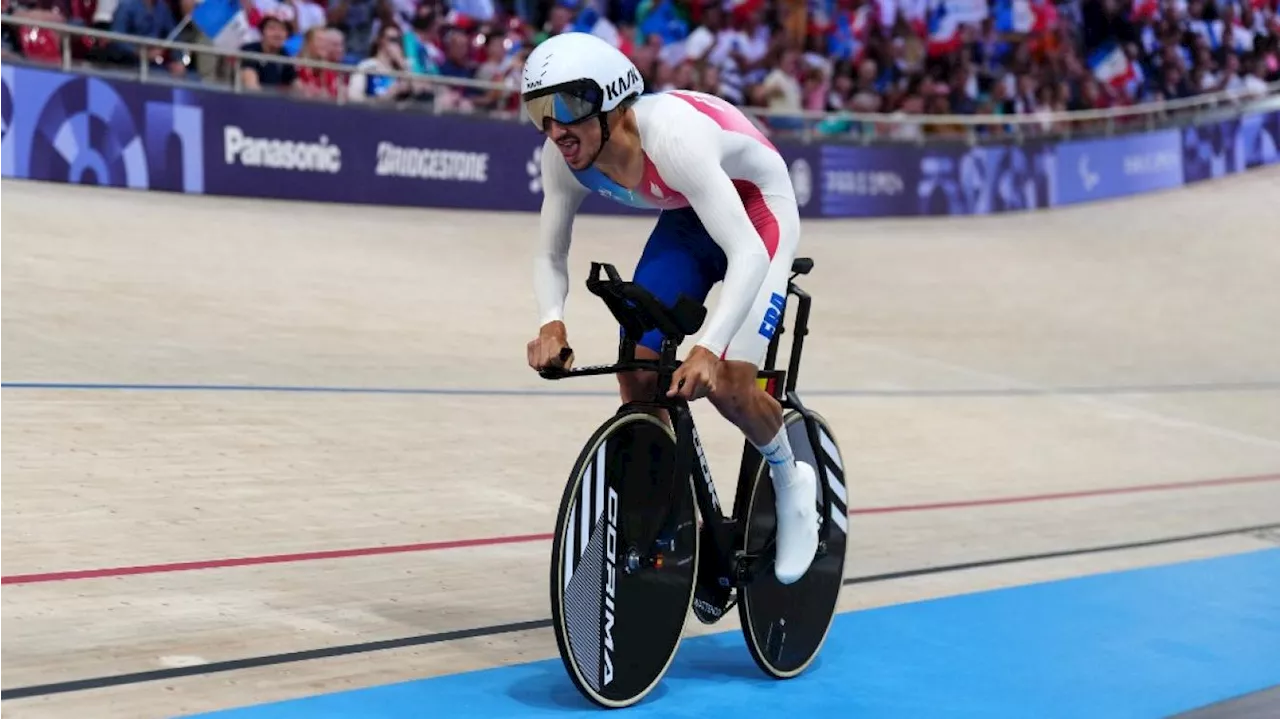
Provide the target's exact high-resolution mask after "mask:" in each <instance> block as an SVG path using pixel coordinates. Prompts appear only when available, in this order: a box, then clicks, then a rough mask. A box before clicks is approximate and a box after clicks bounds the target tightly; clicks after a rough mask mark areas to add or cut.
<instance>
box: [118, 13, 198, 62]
mask: <svg viewBox="0 0 1280 719" xmlns="http://www.w3.org/2000/svg"><path fill="white" fill-rule="evenodd" d="M175 27H177V23H176V22H174V19H173V11H172V10H171V9H170V8H169V3H168V0H120V4H119V5H117V6H116V12H115V15H114V16H113V17H112V19H111V30H112V31H113V32H117V33H120V34H122V35H134V36H137V37H146V38H152V39H154V40H167V39H168V38H169V34H170V33H172V32H173V29H174V28H175ZM143 52H145V53H146V55H147V59H148V60H149V61H150V62H151V63H152V64H154V65H163V66H166V67H168V68H169V71H170V72H172V73H174V74H175V75H176V74H181V73H184V72H186V67H185V66H184V65H182V63H181V62H180V61H179V58H178V57H176V56H175V55H174V54H173V53H169V52H167V51H165V50H162V49H160V48H154V47H153V48H147V49H143V48H141V47H140V46H138V45H134V44H132V43H124V42H114V43H111V45H110V46H109V48H108V49H107V52H106V53H105V56H106V57H109V58H110V59H112V60H114V61H115V62H119V63H126V64H131V65H136V64H137V63H138V62H139V60H140V58H139V53H143Z"/></svg>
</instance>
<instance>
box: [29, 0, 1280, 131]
mask: <svg viewBox="0 0 1280 719" xmlns="http://www.w3.org/2000/svg"><path fill="white" fill-rule="evenodd" d="M203 2H204V3H236V4H238V7H232V8H230V9H231V10H232V11H234V12H238V13H239V15H238V17H237V18H236V22H234V23H228V24H227V25H226V26H225V27H211V26H210V23H209V22H208V21H207V20H203V21H200V20H201V16H200V14H199V13H197V14H196V17H195V18H192V17H189V16H190V15H191V13H192V11H193V10H194V9H195V8H196V0H4V8H5V12H6V13H9V14H13V15H18V16H29V17H39V18H45V19H55V20H60V21H64V22H71V23H77V24H83V25H89V26H93V27H98V28H102V29H109V30H113V31H116V32H119V33H124V34H128V35H137V36H146V37H151V38H171V39H177V40H183V41H187V42H192V43H196V44H203V45H217V46H220V47H227V48H229V49H230V48H236V47H239V48H241V49H243V50H247V51H252V52H256V53H261V54H263V55H266V56H295V57H300V58H308V59H314V60H323V61H328V62H332V63H336V64H340V65H343V66H344V69H343V70H341V71H337V70H315V69H311V68H296V67H294V66H293V65H290V64H288V63H285V62H277V61H272V60H270V59H261V60H254V61H249V62H245V63H243V64H242V65H241V66H240V67H239V69H238V71H237V72H238V75H239V78H238V79H239V81H240V82H241V83H242V84H243V86H244V87H245V88H246V89H250V90H264V91H269V90H274V91H282V92H289V93H292V94H295V95H300V96H307V97H320V98H336V97H338V96H339V95H343V96H344V97H343V99H344V100H346V101H349V102H370V103H378V102H401V101H415V100H429V101H431V102H434V103H436V104H437V105H439V106H443V108H444V109H447V110H460V111H468V110H490V111H492V110H507V111H512V110H515V109H517V105H518V101H517V99H516V96H515V94H514V92H515V91H517V90H518V81H519V77H520V72H521V70H522V63H523V61H524V58H525V57H527V55H528V53H529V51H530V50H531V49H532V48H533V47H534V46H535V45H536V44H537V43H538V42H540V41H541V40H542V39H545V38H546V37H549V36H551V35H555V34H557V33H561V32H566V31H580V32H591V33H594V34H596V35H599V36H601V37H603V38H605V39H607V40H608V41H610V42H612V43H614V44H615V45H617V46H619V47H620V48H621V49H622V50H623V51H624V52H626V53H627V54H628V55H630V56H631V57H632V58H633V59H634V60H635V62H636V64H637V66H638V67H639V68H640V71H641V73H642V74H643V75H644V78H645V80H646V85H647V87H648V89H649V90H650V91H662V90H668V89H673V88H683V89H694V90H700V91H702V92H708V93H712V94H715V95H718V96H720V97H723V98H725V99H726V100H729V101H731V102H733V103H736V104H741V105H751V106H757V107H762V108H768V109H769V110H770V111H771V112H770V113H769V115H770V117H769V119H768V120H767V122H768V123H769V124H770V125H771V126H773V127H774V128H775V129H778V130H785V129H789V128H792V127H796V126H798V122H799V121H798V120H797V119H796V118H795V117H794V116H793V117H788V116H787V114H788V113H803V112H831V111H848V112H860V113H899V114H907V115H921V114H933V115H967V114H997V115H1013V114H1030V115H1048V114H1050V113H1054V112H1060V111H1064V110H1080V109H1098V108H1107V107H1113V106H1118V105H1130V104H1135V103H1142V102H1149V101H1153V100H1158V99H1173V98H1186V97H1190V96H1193V95H1197V94H1201V93H1207V92H1215V91H1222V90H1229V91H1235V92H1238V93H1241V94H1262V93H1264V92H1265V90H1266V85H1267V83H1269V82H1275V81H1277V80H1280V17H1278V16H1277V4H1278V3H1280V0H1064V1H1063V2H1057V3H1054V2H1051V1H1050V0H991V1H988V0H773V1H772V2H766V0H502V1H500V0H319V1H318V2H317V1H313V0H203ZM211 7H212V6H211ZM207 9H208V8H206V10H207ZM193 20H197V21H193ZM228 42H229V43H230V44H228ZM4 50H5V53H6V54H10V53H12V54H17V55H24V56H26V57H28V58H30V59H37V60H39V59H49V60H53V61H56V60H58V59H59V58H60V56H61V51H60V48H59V46H58V41H57V38H56V35H54V34H53V33H50V32H48V31H19V30H18V29H17V28H14V27H12V26H6V28H5V37H4ZM138 52H139V50H138V48H137V46H133V45H130V44H127V43H114V42H113V43H108V42H101V41H79V42H77V43H75V44H74V46H73V54H74V55H75V56H76V57H77V58H81V59H87V60H89V61H95V62H107V63H117V64H135V65H136V64H137V63H138V62H140V61H141V60H140V58H139V56H138ZM145 61H148V62H151V63H154V64H155V65H157V66H161V67H163V68H164V69H166V70H167V71H169V72H172V73H174V74H177V75H183V76H188V77H191V78H193V79H202V80H204V81H213V80H221V81H227V80H230V79H233V78H231V76H230V73H231V72H232V66H231V64H230V63H228V62H226V61H225V60H222V59H220V58H218V57H217V56H216V55H212V54H201V53H195V54H190V53H176V52H165V51H159V50H153V51H150V52H149V53H148V55H147V57H146V58H145ZM390 71H400V72H402V73H407V74H408V79H405V78H396V77H393V76H391V75H390V74H388V73H389V72H390ZM441 79H449V80H451V81H463V83H465V81H467V80H474V81H480V82H479V83H476V84H472V85H470V86H467V85H465V84H464V85H463V86H459V85H458V84H456V83H454V84H452V85H450V84H447V83H442V82H440V81H439V80H441ZM486 83H496V84H497V85H499V86H501V87H503V88H506V91H504V90H499V89H492V88H491V87H489V86H487V85H486ZM1049 124H1050V122H1049V120H1048V119H1046V126H1048V125H1049ZM846 128H847V124H846V123H844V121H842V120H838V119H831V120H828V121H824V123H823V125H822V126H821V127H820V129H822V130H823V131H825V132H832V133H837V132H841V131H843V130H845V129H846ZM946 130H947V128H946V127H939V128H934V129H932V130H930V131H946ZM902 132H904V133H911V132H920V130H919V129H918V128H913V127H911V126H904V129H903V130H902Z"/></svg>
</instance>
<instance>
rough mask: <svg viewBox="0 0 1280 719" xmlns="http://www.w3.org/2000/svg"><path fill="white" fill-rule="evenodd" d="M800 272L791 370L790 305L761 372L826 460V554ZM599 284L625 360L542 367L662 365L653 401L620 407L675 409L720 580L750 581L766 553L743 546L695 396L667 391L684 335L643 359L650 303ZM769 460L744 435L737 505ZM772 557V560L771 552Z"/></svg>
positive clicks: (683, 471) (681, 471)
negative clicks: (800, 392) (640, 345)
mask: <svg viewBox="0 0 1280 719" xmlns="http://www.w3.org/2000/svg"><path fill="white" fill-rule="evenodd" d="M597 267H603V268H605V269H606V270H607V271H608V273H609V275H610V277H611V278H613V280H612V281H614V282H618V280H617V279H616V277H617V275H616V272H613V271H612V267H609V266H608V265H597V264H596V263H593V273H592V274H593V276H598V271H597V269H596V268H597ZM797 276H798V275H796V274H793V275H792V276H791V278H790V280H788V282H787V295H788V297H791V296H794V297H795V298H796V299H797V308H796V322H795V329H794V330H793V332H794V334H795V339H794V340H792V343H791V354H790V356H789V358H788V363H787V370H786V371H785V372H784V371H779V370H777V369H776V368H775V365H776V363H777V356H778V350H779V345H780V343H781V338H782V335H783V334H784V333H785V332H786V328H785V319H786V318H785V313H784V316H783V317H782V318H780V319H779V321H778V325H777V329H776V330H775V331H774V335H773V337H772V338H771V339H770V341H769V348H768V351H767V354H766V356H765V362H764V366H763V367H761V369H760V373H759V376H760V377H761V378H762V379H764V380H765V383H766V386H768V385H769V382H770V380H772V383H773V384H772V386H773V388H774V391H772V392H770V394H772V395H773V396H774V398H775V399H777V400H778V402H779V403H780V404H781V405H782V407H783V409H784V410H787V409H790V410H795V411H797V412H799V413H800V414H801V416H802V417H803V418H804V422H805V431H806V433H807V435H808V439H809V445H810V447H812V448H813V452H814V456H815V458H817V460H818V461H817V465H818V466H817V467H815V468H814V469H815V470H817V472H818V481H819V482H820V483H821V484H822V487H823V489H824V491H823V492H822V497H823V507H822V517H823V522H822V525H821V529H820V532H819V536H818V540H819V550H818V551H819V554H821V553H822V552H823V551H824V550H825V547H826V542H827V539H828V537H829V536H830V527H829V525H830V521H829V517H830V514H831V493H830V492H829V491H827V490H826V487H828V486H829V485H828V484H827V481H828V478H827V467H826V464H827V463H826V461H825V460H824V458H823V457H824V454H825V451H824V450H823V448H822V445H821V443H820V438H819V435H818V428H817V423H816V422H815V421H814V420H813V417H812V415H811V414H810V413H809V411H808V410H807V409H805V407H804V405H803V403H801V402H800V398H799V397H798V396H797V394H796V382H797V377H798V376H799V372H800V357H801V353H802V352H803V350H804V338H805V336H806V335H808V333H809V329H808V324H809V312H810V308H811V305H812V302H813V298H812V297H811V296H810V295H809V294H808V293H807V292H805V291H804V290H802V289H800V288H799V287H797V286H796V285H795V278H796V277H797ZM597 282H598V280H597ZM598 288H599V285H597V288H596V289H593V290H592V292H593V293H594V294H597V295H598V296H600V297H601V299H603V300H604V301H605V304H606V305H608V307H609V309H610V310H611V311H612V312H613V314H614V316H615V318H617V319H618V320H619V322H620V323H621V324H622V325H623V328H624V334H623V336H622V337H621V339H620V340H619V342H618V361H617V362H615V363H613V364H607V365H590V366H585V367H580V368H574V369H568V370H561V369H546V370H542V372H541V375H542V376H543V377H544V378H546V379H564V378H567V377H588V376H593V375H603V374H617V373H619V372H629V371H636V370H641V371H653V372H657V374H658V382H657V391H656V392H655V396H654V397H653V399H652V400H651V401H636V402H631V403H628V404H626V405H623V406H622V407H620V408H619V411H625V410H626V409H628V408H631V407H650V408H655V409H662V410H666V411H667V412H668V413H669V414H670V416H671V421H672V425H673V427H674V429H675V434H676V461H675V471H676V476H677V477H684V476H693V478H694V482H693V486H694V497H695V500H696V502H697V506H698V512H699V513H700V514H701V516H702V520H703V523H704V528H709V532H708V534H707V538H708V539H709V540H710V542H711V544H712V547H711V548H712V550H713V552H714V556H715V557H716V558H717V560H718V561H717V563H716V568H717V572H716V573H717V575H718V576H717V577H715V579H716V582H717V583H718V584H719V585H720V586H721V588H725V589H727V588H729V587H732V586H736V585H738V584H741V583H743V582H745V581H750V579H751V575H752V573H753V570H754V569H756V568H757V567H755V566H753V565H754V563H755V562H754V560H756V559H759V558H758V557H746V556H745V555H744V554H743V550H744V547H742V546H741V545H742V532H741V528H740V527H739V526H738V523H739V519H741V518H737V517H727V516H726V515H725V513H724V510H723V508H722V505H721V503H720V498H719V495H718V494H717V492H716V488H715V483H714V481H713V479H712V476H711V469H710V467H709V466H708V464H707V460H706V453H705V451H704V450H703V447H702V440H701V438H700V437H699V436H698V431H697V428H696V427H695V426H694V421H693V415H692V413H691V412H690V410H689V404H688V402H686V401H685V400H683V399H672V398H668V397H667V396H666V394H667V391H668V390H669V389H670V387H671V380H672V375H673V374H674V373H675V371H676V369H678V368H679V367H680V361H679V360H677V359H676V352H677V349H678V347H679V345H680V342H681V341H683V339H684V338H683V337H682V336H678V335H677V336H670V335H664V338H663V341H662V345H661V350H660V352H659V358H658V359H657V360H641V359H636V356H635V350H636V340H637V339H638V337H640V336H642V335H643V331H640V330H639V329H638V328H641V327H643V326H646V323H645V322H644V321H643V320H642V319H640V317H639V315H638V313H640V312H642V310H641V309H640V308H636V307H632V306H628V305H626V304H625V303H624V302H623V300H622V299H620V298H619V297H616V296H612V297H611V296H607V294H606V293H604V292H601V291H597V289H598ZM649 324H652V323H649ZM779 380H783V390H782V391H781V392H778V391H777V385H778V382H779ZM695 458H696V459H697V461H696V462H695V461H694V460H695ZM753 458H754V461H753ZM761 461H763V457H760V454H759V451H758V450H756V448H755V447H754V446H753V445H752V444H751V443H750V442H749V441H745V440H744V448H743V457H742V465H741V467H740V469H739V479H738V497H736V498H735V505H734V506H746V505H745V504H744V503H743V502H742V493H743V492H749V491H751V489H752V486H753V484H754V482H755V472H756V471H757V470H758V468H759V466H760V462H761ZM674 494H675V496H676V497H682V496H684V495H683V493H682V492H678V491H677V492H674ZM769 560H770V561H771V558H769ZM700 579H701V578H700Z"/></svg>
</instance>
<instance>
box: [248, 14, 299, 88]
mask: <svg viewBox="0 0 1280 719" xmlns="http://www.w3.org/2000/svg"><path fill="white" fill-rule="evenodd" d="M258 31H259V32H261V33H262V40H260V41H258V42H251V43H249V44H247V45H245V46H244V47H242V48H240V49H241V50H243V51H245V52H254V53H261V54H263V55H278V56H280V57H285V52H284V43H285V41H286V40H288V39H289V26H288V25H286V24H285V21H284V20H282V19H280V17H278V16H276V15H266V16H264V17H263V18H262V22H261V23H260V24H259V25H258ZM296 79H297V69H296V67H295V66H294V65H292V64H289V63H283V62H272V61H270V60H245V61H243V62H242V63H241V64H240V84H241V86H243V87H244V89H246V90H264V89H266V88H272V89H275V90H287V89H288V88H290V87H291V86H292V85H293V83H294V81H295V80H296Z"/></svg>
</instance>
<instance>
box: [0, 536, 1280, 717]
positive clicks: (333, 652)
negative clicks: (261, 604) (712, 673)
mask: <svg viewBox="0 0 1280 719" xmlns="http://www.w3.org/2000/svg"><path fill="white" fill-rule="evenodd" d="M1276 529H1280V522H1275V523H1272V524H1261V525H1255V526H1251V527H1236V528H1233V529H1222V530H1218V531H1213V532H1199V533H1197V534H1184V535H1179V536H1176V537H1161V538H1158V539H1146V540H1140V541H1136V542H1125V543H1123V544H1108V545H1103V546H1098V547H1083V548H1079V549H1066V550H1060V551H1056V552H1042V553H1039V554H1023V555H1019V556H1013V557H1000V558H997V559H985V560H981V561H975V562H962V563H960V564H943V565H938V566H935V567H921V568H919V569H908V570H903V571H899V572H886V573H884V574H869V575H864V576H861V577H849V578H848V579H845V580H844V582H843V583H844V585H846V586H848V585H854V584H871V583H873V582H887V581H892V580H895V579H905V578H908V577H919V576H924V575H928V574H945V573H947V572H959V571H964V570H968V569H979V568H983V567H994V566H998V565H1002V564H1017V563H1020V562H1034V561H1041V560H1046V559H1058V558H1061V557H1076V556H1081V555H1086V554H1101V553H1103V552H1118V551H1124V550H1128V549H1142V548H1144V547H1155V546H1159V545H1163V544H1177V543H1180V542H1194V541H1197V540H1201V539H1213V538H1215V537H1227V536H1231V535H1234V534H1250V533H1254V532H1266V531H1270V530H1276ZM550 626H551V620H550V619H533V620H529V621H524V622H511V623H507V624H494V625H491V626H487V627H474V628H471V629H455V630H452V631H448V632H437V633H435V634H420V635H417V636H412V637H401V638H399V639H385V640H381V641H376V642H361V643H359V644H344V645H340V646H336V647H324V648H321V649H308V650H306V651H301V652H286V653H284V654H266V655H262V656H257V657H247V658H244V659H232V660H229V661H223V662H211V663H209V664H200V665H196V666H190V667H173V668H169V669H156V670H152V671H145V672H133V673H130V674H116V675H111V676H102V677H90V678H88V679H76V680H72V681H66V682H55V683H52V684H36V685H32V686H25V687H14V688H13V689H4V690H0V700H9V699H25V698H30V697H39V696H48V695H51V694H66V693H69V692H79V691H86V690H89V689H105V688H107V687H118V686H125V685H129V684H142V683H146V682H155V681H163V680H165V679H178V678H182V677H192V676H201V675H204V674H216V673H219V672H231V671H238V670H241V669H253V668H257V667H266V666H273V665H278V664H292V663H294V662H305V661H311V660H313V659H329V658H333V657H341V656H350V655H352V654H367V653H370V652H379V651H384V650H387V649H402V648H404V647H416V646H423V645H426V644H440V643H442V642H451V641H455V640H458V639H472V638H475V637H491V636H496V635H500V634H511V633H514V632H523V631H529V630H532V629H547V628H549V627H550Z"/></svg>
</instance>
